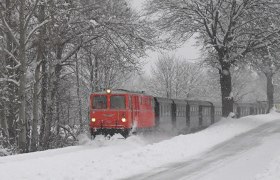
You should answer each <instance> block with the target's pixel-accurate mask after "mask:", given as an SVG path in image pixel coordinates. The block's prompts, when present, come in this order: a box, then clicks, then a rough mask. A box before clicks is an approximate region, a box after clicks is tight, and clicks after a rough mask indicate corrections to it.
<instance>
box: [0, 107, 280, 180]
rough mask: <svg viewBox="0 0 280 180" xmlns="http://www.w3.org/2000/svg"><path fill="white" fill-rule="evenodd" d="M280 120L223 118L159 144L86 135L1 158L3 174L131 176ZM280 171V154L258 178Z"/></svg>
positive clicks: (279, 116) (6, 176)
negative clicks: (73, 142)
mask: <svg viewBox="0 0 280 180" xmlns="http://www.w3.org/2000/svg"><path fill="white" fill-rule="evenodd" d="M277 119H278V120H280V114H279V113H275V112H273V113H270V114H268V115H256V116H248V117H244V118H241V119H223V120H221V121H220V122H218V123H216V124H214V125H212V126H211V127H209V128H207V129H205V130H203V131H200V132H197V133H194V134H189V135H180V136H176V137H173V138H171V139H169V140H164V141H160V142H157V143H151V142H153V140H152V138H153V137H149V139H147V137H146V138H144V137H141V136H132V137H129V138H127V139H126V140H124V139H120V138H119V137H118V136H114V137H113V138H112V139H111V140H106V141H105V140H100V139H99V140H98V139H97V140H95V141H89V140H88V139H86V138H81V142H82V145H80V146H75V147H68V148H63V149H57V150H49V151H44V152H37V153H30V154H22V155H16V156H9V157H1V158H0V177H1V179H5V180H6V179H29V180H30V179H34V180H35V179H36V180H37V179H83V180H85V179H120V178H126V177H130V176H133V175H136V174H139V173H144V172H146V171H149V170H151V169H153V168H156V167H162V166H164V165H165V164H170V163H176V162H181V161H186V160H188V159H190V158H193V157H195V156H197V155H199V154H200V153H202V152H205V151H207V150H209V149H211V148H212V147H214V146H215V145H217V144H219V143H222V142H224V141H227V140H229V139H231V138H233V137H234V136H237V135H240V134H241V133H244V132H247V131H249V130H252V129H254V128H256V127H258V126H260V125H262V124H264V123H267V122H271V121H273V120H277ZM279 155H280V153H279ZM279 170H280V156H279V159H277V160H275V161H274V162H272V163H271V167H268V169H267V171H266V172H263V173H260V174H259V175H258V176H257V177H256V178H257V179H258V178H259V179H273V178H274V179H275V176H277V177H280V173H279ZM274 172H275V173H274ZM273 173H274V174H273ZM271 177H272V178H271Z"/></svg>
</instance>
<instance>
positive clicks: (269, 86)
mask: <svg viewBox="0 0 280 180" xmlns="http://www.w3.org/2000/svg"><path fill="white" fill-rule="evenodd" d="M265 76H266V96H267V102H268V108H267V113H269V112H270V110H271V109H272V108H273V104H274V99H273V94H274V86H273V83H272V78H273V74H272V73H265Z"/></svg>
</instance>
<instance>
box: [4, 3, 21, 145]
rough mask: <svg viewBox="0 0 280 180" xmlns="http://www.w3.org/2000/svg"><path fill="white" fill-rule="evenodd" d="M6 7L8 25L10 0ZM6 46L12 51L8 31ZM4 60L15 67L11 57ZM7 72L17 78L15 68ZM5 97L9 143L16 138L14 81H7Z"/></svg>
mask: <svg viewBox="0 0 280 180" xmlns="http://www.w3.org/2000/svg"><path fill="white" fill-rule="evenodd" d="M6 9H9V10H7V11H6V14H5V16H6V22H7V23H8V25H10V27H11V24H12V18H11V13H12V12H11V9H12V7H11V2H10V0H6ZM5 35H6V42H7V44H6V46H7V47H6V48H7V50H8V51H9V52H12V51H13V46H14V43H13V41H12V37H11V35H10V34H9V33H6V34H5ZM5 60H6V65H7V66H10V67H15V63H14V61H13V60H12V59H11V57H10V56H9V55H6V56H5ZM7 74H8V77H9V78H12V77H14V78H18V76H16V74H15V70H13V69H10V68H9V69H7ZM7 87H8V88H7V97H8V101H7V103H6V107H7V113H6V119H7V123H8V133H9V137H10V140H9V141H10V143H11V144H13V143H14V142H15V138H16V132H15V129H16V128H15V121H16V118H17V117H16V111H17V110H16V109H17V108H18V102H16V99H17V91H18V86H16V85H15V84H14V83H11V82H7Z"/></svg>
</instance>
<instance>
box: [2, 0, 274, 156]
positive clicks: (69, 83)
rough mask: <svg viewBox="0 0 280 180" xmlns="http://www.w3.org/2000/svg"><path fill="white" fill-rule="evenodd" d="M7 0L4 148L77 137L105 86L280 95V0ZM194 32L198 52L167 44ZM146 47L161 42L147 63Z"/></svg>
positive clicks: (206, 95)
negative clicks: (194, 56)
mask: <svg viewBox="0 0 280 180" xmlns="http://www.w3.org/2000/svg"><path fill="white" fill-rule="evenodd" d="M131 3H132V2H130V1H129V0H118V1H116V0H75V1H73V0H0V64H1V65H0V149H5V151H3V152H2V151H1V152H0V156H1V155H8V154H16V153H26V152H34V151H41V150H46V149H53V148H59V147H65V146H70V145H75V144H76V143H77V137H78V136H79V135H80V134H84V133H88V121H89V120H88V112H89V105H88V101H89V95H90V93H92V92H96V91H101V90H103V89H106V88H112V89H114V88H126V89H130V90H135V89H137V90H139V89H141V90H144V91H145V92H146V93H147V94H151V95H154V96H160V97H168V98H178V99H194V100H207V101H212V102H217V101H218V102H219V103H221V104H222V107H223V108H222V110H223V111H222V113H223V116H224V117H227V116H228V115H229V113H230V112H232V110H233V103H234V102H256V101H267V102H268V105H269V108H268V110H267V112H269V110H270V109H271V108H272V107H273V104H274V102H275V101H280V93H279V92H280V73H279V68H280V60H279V57H280V51H279V50H280V39H279V38H280V19H279V18H278V17H279V13H280V11H279V8H280V2H279V1H277V0H269V1H267V0H259V1H255V0H189V1H185V0H146V1H145V3H144V7H143V9H141V11H139V10H135V9H134V8H132V6H131ZM190 38H194V39H195V41H196V45H197V46H199V47H200V48H201V58H199V59H198V60H197V61H195V62H189V61H187V60H186V59H187V55H186V57H178V56H176V54H170V53H167V52H168V51H169V50H174V49H176V48H178V47H181V46H182V45H183V44H184V43H186V42H188V40H189V39H190ZM148 51H157V52H162V53H161V54H160V55H159V56H158V57H157V59H156V60H155V64H154V65H153V67H152V69H151V73H149V74H147V73H145V70H144V69H143V63H144V62H143V58H145V57H147V56H148V55H149V54H148V53H147V52H148Z"/></svg>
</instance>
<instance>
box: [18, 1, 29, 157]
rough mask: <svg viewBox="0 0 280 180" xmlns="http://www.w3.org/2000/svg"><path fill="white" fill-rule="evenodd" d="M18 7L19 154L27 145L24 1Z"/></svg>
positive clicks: (24, 150) (25, 149)
mask: <svg viewBox="0 0 280 180" xmlns="http://www.w3.org/2000/svg"><path fill="white" fill-rule="evenodd" d="M19 3H20V7H19V31H20V33H19V35H20V37H19V61H20V63H21V65H20V67H19V77H20V82H19V83H20V84H19V92H18V95H19V103H20V106H19V121H18V125H19V129H20V132H19V140H18V144H19V149H20V151H21V152H26V151H27V144H26V142H27V141H26V137H27V136H26V129H27V128H26V126H27V123H26V117H25V108H26V102H25V100H26V97H25V87H26V60H25V28H24V25H25V23H24V21H25V15H24V9H25V0H21V1H20V2H19Z"/></svg>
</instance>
